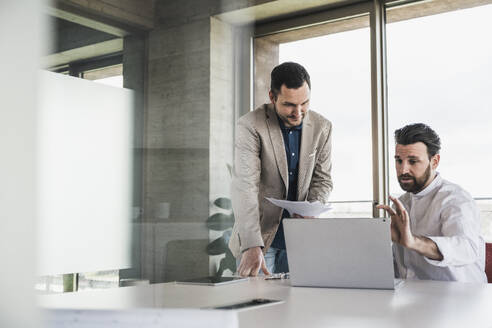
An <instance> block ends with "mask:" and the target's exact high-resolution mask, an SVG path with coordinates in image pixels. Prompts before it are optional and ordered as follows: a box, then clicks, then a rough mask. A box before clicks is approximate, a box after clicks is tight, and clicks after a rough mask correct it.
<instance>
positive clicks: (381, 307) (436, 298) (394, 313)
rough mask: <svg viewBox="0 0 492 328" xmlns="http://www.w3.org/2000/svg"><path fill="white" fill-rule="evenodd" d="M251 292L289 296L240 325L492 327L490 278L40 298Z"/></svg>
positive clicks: (215, 296) (194, 300) (120, 304)
mask: <svg viewBox="0 0 492 328" xmlns="http://www.w3.org/2000/svg"><path fill="white" fill-rule="evenodd" d="M253 298H271V299H279V300H283V301H285V302H284V303H281V304H276V305H271V306H263V307H258V308H250V309H245V310H241V311H238V318H239V324H240V327H246V328H248V327H252V328H260V327H268V328H275V327H279V328H280V327H281V328H288V327H296V328H297V327H301V328H307V327H419V328H420V327H470V328H471V327H489V328H490V327H492V284H489V285H487V284H466V283H456V282H437V281H406V282H405V283H404V284H403V286H401V287H400V288H399V289H398V290H396V291H391V290H374V289H367V290H364V289H335V288H304V287H291V286H290V284H289V281H288V280H286V281H265V280H263V279H262V278H251V279H250V280H249V281H247V282H241V283H235V284H230V285H223V286H216V287H212V286H191V285H177V284H174V283H166V284H155V285H147V286H136V287H124V288H118V289H108V290H98V291H82V292H78V293H67V294H57V295H43V296H39V297H38V301H39V304H40V306H42V307H47V308H72V309H73V308H77V309H132V308H190V307H191V308H203V307H214V306H219V305H227V304H232V303H237V302H240V301H245V300H250V299H253Z"/></svg>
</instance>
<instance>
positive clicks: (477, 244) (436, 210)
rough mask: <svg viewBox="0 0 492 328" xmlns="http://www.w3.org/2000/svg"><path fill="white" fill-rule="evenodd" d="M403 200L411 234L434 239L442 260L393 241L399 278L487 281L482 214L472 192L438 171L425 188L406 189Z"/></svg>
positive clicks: (401, 199)
mask: <svg viewBox="0 0 492 328" xmlns="http://www.w3.org/2000/svg"><path fill="white" fill-rule="evenodd" d="M400 201H401V202H402V203H403V206H404V207H405V208H406V210H407V211H408V214H409V217H410V228H411V230H412V233H413V234H414V235H416V236H425V237H427V238H430V239H432V240H433V241H434V242H435V243H436V244H437V246H438V247H439V251H440V252H441V254H442V256H443V260H442V261H435V260H431V259H429V258H427V257H425V256H423V255H420V254H419V253H417V252H415V251H412V250H409V249H407V248H404V247H402V246H401V245H399V244H397V243H394V244H393V253H394V256H395V264H396V269H397V270H396V272H397V275H398V276H399V277H401V278H406V279H424V280H448V281H462V282H487V277H486V275H485V242H484V240H483V238H482V237H481V236H480V213H479V210H478V208H477V205H476V204H475V201H474V200H473V198H472V197H471V196H470V194H468V193H467V192H466V191H465V190H463V189H462V188H461V187H460V186H458V185H456V184H453V183H451V182H449V181H446V180H444V179H442V178H441V176H440V175H439V174H438V173H437V175H436V177H435V178H434V180H433V181H432V182H431V184H430V185H428V186H427V187H426V188H425V189H424V190H422V191H421V192H419V193H417V194H413V193H409V192H407V193H405V194H404V195H402V196H401V197H400Z"/></svg>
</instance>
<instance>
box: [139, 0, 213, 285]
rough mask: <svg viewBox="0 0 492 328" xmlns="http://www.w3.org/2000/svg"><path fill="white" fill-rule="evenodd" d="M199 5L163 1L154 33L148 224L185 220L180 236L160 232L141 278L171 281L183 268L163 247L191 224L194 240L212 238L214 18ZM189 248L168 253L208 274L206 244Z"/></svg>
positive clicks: (148, 136) (197, 272)
mask: <svg viewBox="0 0 492 328" xmlns="http://www.w3.org/2000/svg"><path fill="white" fill-rule="evenodd" d="M190 4H191V3H190ZM193 4H194V5H193V6H192V5H189V6H187V2H185V1H184V2H182V3H181V2H179V3H177V2H169V1H160V2H159V3H158V4H157V12H158V24H157V26H156V28H155V29H154V30H153V31H151V32H150V33H149V55H148V77H147V82H148V91H147V112H146V118H145V125H146V130H145V132H146V133H145V141H144V148H145V164H144V222H146V223H148V224H153V223H167V222H170V223H181V224H182V225H179V224H178V228H175V229H174V232H175V233H171V232H169V233H165V230H162V229H160V230H157V229H153V232H152V233H153V235H154V239H155V240H159V243H158V244H155V243H154V245H147V246H150V247H147V248H146V250H145V251H144V252H145V254H143V257H142V261H143V263H142V276H143V277H144V278H146V279H149V280H150V281H153V282H158V281H162V280H164V281H165V280H166V277H162V274H160V272H165V268H166V267H168V266H175V265H176V264H175V263H166V262H165V260H164V257H163V256H162V254H163V248H164V245H167V244H168V243H171V242H173V241H176V240H183V239H185V240H186V239H187V238H186V236H187V234H186V228H187V226H188V225H187V224H185V223H196V222H198V223H201V225H200V226H201V229H194V233H193V236H191V235H189V236H190V237H189V238H192V239H194V240H202V241H205V245H206V241H208V230H207V228H206V226H205V220H206V219H207V217H208V213H209V181H210V149H209V146H210V144H209V140H210V18H209V16H208V13H207V11H208V6H207V2H206V1H203V2H200V5H198V3H197V2H194V3H193ZM200 11H201V12H203V15H201V14H200ZM164 204H169V207H170V211H169V217H165V215H161V214H162V213H160V210H159V209H160V208H162V206H165V205H164ZM162 226H163V227H165V225H162ZM179 227H182V231H180V229H179ZM191 243H193V242H190V244H191ZM143 245H146V244H145V243H144V244H143ZM195 245H196V244H195ZM166 248H167V247H166ZM173 249H174V251H175V252H179V251H180V250H179V249H177V248H173ZM182 252H183V256H181V257H180V256H179V254H172V255H170V254H167V253H166V259H167V258H174V259H179V258H184V257H185V256H188V258H189V256H190V254H192V256H194V257H195V260H194V261H193V259H192V260H191V261H193V262H195V263H197V264H198V265H197V267H195V268H194V270H193V271H194V272H193V273H194V275H196V276H199V275H202V276H203V275H208V270H209V268H208V260H207V261H206V262H205V264H203V263H204V262H203V258H207V254H206V252H205V248H201V249H189V248H187V247H184V248H183V249H182ZM185 252H186V254H184V253H185ZM160 254H161V255H160ZM166 261H167V260H166ZM199 264H202V265H199ZM184 267H187V266H186V265H184V264H183V268H184ZM183 274H188V273H186V272H183Z"/></svg>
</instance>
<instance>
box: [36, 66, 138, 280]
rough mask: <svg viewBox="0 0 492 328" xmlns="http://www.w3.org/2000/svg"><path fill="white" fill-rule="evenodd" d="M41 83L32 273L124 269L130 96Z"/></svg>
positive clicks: (63, 81) (83, 84)
mask: <svg viewBox="0 0 492 328" xmlns="http://www.w3.org/2000/svg"><path fill="white" fill-rule="evenodd" d="M40 79H41V81H42V82H41V90H40V91H41V93H40V108H39V112H38V115H39V116H38V120H39V131H38V158H39V167H38V172H39V194H38V201H39V208H40V212H39V213H40V223H39V229H38V238H39V239H38V259H39V262H38V274H39V275H47V274H60V273H73V272H91V271H100V270H110V269H121V268H127V267H130V245H131V240H130V236H131V235H130V224H131V222H130V220H131V218H130V213H131V199H130V188H131V185H130V182H131V178H130V177H131V166H130V165H131V164H130V163H131V161H130V158H131V147H132V143H131V140H132V129H131V126H132V118H133V115H132V113H133V110H132V109H133V93H132V91H130V90H127V89H122V88H115V87H110V86H105V85H101V84H98V83H94V82H92V81H87V80H83V79H79V78H74V77H70V76H65V75H61V74H56V73H51V72H40Z"/></svg>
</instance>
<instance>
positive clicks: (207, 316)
mask: <svg viewBox="0 0 492 328" xmlns="http://www.w3.org/2000/svg"><path fill="white" fill-rule="evenodd" d="M45 318H46V319H45V322H46V327H48V328H65V327H68V326H70V327H71V328H87V327H91V328H112V327H114V328H116V327H117V328H133V327H140V328H147V327H148V328H150V327H152V328H154V327H180V328H217V327H220V328H238V327H239V323H238V315H237V312H236V311H220V310H200V309H125V310H61V309H57V310H45Z"/></svg>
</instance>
